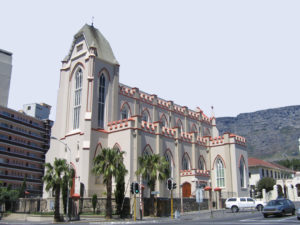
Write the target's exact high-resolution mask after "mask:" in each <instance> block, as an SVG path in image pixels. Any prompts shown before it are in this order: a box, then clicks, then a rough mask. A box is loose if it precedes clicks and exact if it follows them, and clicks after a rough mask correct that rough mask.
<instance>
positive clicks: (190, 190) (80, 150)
mask: <svg viewBox="0 0 300 225" xmlns="http://www.w3.org/2000/svg"><path fill="white" fill-rule="evenodd" d="M119 67H120V66H119V63H118V61H117V60H116V58H115V56H114V54H113V52H112V49H111V47H110V45H109V43H108V41H107V40H106V39H105V38H104V37H103V35H102V34H101V33H100V32H99V31H98V30H97V29H96V28H94V27H93V26H89V25H84V26H83V27H82V29H80V31H79V32H78V33H77V34H76V35H75V36H74V40H73V42H72V46H71V49H70V51H69V54H68V55H67V56H66V58H65V59H64V60H63V62H62V68H61V73H60V85H59V91H58V97H57V112H56V121H55V123H54V126H53V129H52V136H54V137H56V138H57V139H59V140H60V141H62V142H64V143H66V144H67V146H68V147H69V148H70V151H71V152H69V151H65V146H64V144H62V143H60V142H59V141H57V140H52V141H51V146H50V149H49V151H48V153H47V156H46V161H47V162H53V161H54V158H55V157H57V158H66V159H67V160H68V161H69V160H70V161H71V164H72V166H73V167H74V169H75V170H76V177H75V179H74V182H75V186H74V190H73V193H75V194H80V195H81V196H84V197H89V196H92V195H93V194H94V193H96V194H97V195H98V196H102V195H103V192H105V191H106V189H105V186H104V185H103V184H102V181H101V179H99V178H97V177H96V176H95V175H94V174H93V173H92V172H91V170H92V168H93V159H94V157H95V156H96V155H97V154H98V153H99V152H100V151H101V149H102V148H104V147H110V148H113V147H115V148H118V149H119V150H121V151H124V152H125V159H124V160H125V165H126V168H127V169H128V174H127V175H126V178H125V182H126V185H127V184H128V183H130V182H132V181H137V180H139V178H138V177H136V175H135V171H136V170H137V168H138V160H137V159H138V157H139V156H141V155H143V154H153V153H155V154H160V155H162V156H165V157H166V159H167V160H168V161H169V162H170V166H171V171H172V177H173V178H174V180H175V181H176V183H177V186H178V187H179V185H178V184H182V186H183V195H184V196H185V197H190V196H193V195H194V194H195V188H196V185H199V186H201V187H204V186H211V187H212V188H213V189H214V188H215V187H220V188H221V189H222V191H223V192H224V193H226V194H228V195H231V196H232V195H235V196H248V195H249V181H248V164H247V162H248V155H247V152H246V150H245V148H246V141H245V138H243V137H240V136H237V135H234V134H229V133H226V134H224V135H222V136H219V133H218V130H217V128H216V120H215V118H214V117H211V118H209V117H208V116H206V115H205V114H204V113H203V112H202V111H201V110H200V109H197V110H191V109H189V108H188V107H186V106H180V105H177V104H176V103H174V102H173V101H167V100H164V99H161V98H159V97H158V96H157V95H155V94H148V93H145V92H143V91H141V90H139V89H138V88H136V87H129V86H127V85H124V84H121V83H119V76H120V75H119ZM191 82H192V81H191ZM195 101H197V99H195ZM156 190H157V191H159V193H160V194H159V196H162V197H168V196H169V191H168V190H167V188H166V185H165V182H157V187H156ZM129 191H130V190H129V188H128V189H127V193H126V195H127V196H129V195H130V193H129ZM145 191H146V192H145V193H146V196H147V195H148V196H149V190H148V188H147V187H146V190H145ZM175 191H176V193H175V196H177V197H178V196H179V188H177V189H176V190H175ZM226 194H225V196H226ZM48 196H49V195H48V193H45V194H44V197H48Z"/></svg>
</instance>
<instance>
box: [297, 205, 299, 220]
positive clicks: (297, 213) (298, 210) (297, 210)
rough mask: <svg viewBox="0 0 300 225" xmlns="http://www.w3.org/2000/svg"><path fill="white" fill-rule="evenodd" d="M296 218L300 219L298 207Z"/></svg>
mask: <svg viewBox="0 0 300 225" xmlns="http://www.w3.org/2000/svg"><path fill="white" fill-rule="evenodd" d="M297 219H298V220H300V208H299V209H297Z"/></svg>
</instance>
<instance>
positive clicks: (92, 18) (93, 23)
mask: <svg viewBox="0 0 300 225" xmlns="http://www.w3.org/2000/svg"><path fill="white" fill-rule="evenodd" d="M93 26H94V17H93V16H92V27H93Z"/></svg>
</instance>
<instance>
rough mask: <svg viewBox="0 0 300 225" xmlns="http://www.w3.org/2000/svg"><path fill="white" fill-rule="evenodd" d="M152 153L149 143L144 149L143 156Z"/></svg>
mask: <svg viewBox="0 0 300 225" xmlns="http://www.w3.org/2000/svg"><path fill="white" fill-rule="evenodd" d="M151 154H152V150H151V148H150V146H149V145H147V147H146V148H145V149H144V151H143V156H148V155H151Z"/></svg>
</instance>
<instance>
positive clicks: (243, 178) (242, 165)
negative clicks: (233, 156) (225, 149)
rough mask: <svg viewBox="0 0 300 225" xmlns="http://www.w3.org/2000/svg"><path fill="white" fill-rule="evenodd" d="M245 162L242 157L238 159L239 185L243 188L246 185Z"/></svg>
mask: <svg viewBox="0 0 300 225" xmlns="http://www.w3.org/2000/svg"><path fill="white" fill-rule="evenodd" d="M245 167H246V166H245V162H244V159H243V158H241V161H240V182H241V187H242V188H244V187H246V168H245Z"/></svg>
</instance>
